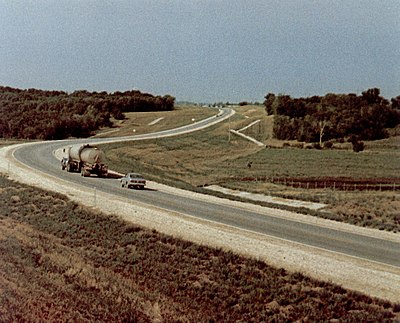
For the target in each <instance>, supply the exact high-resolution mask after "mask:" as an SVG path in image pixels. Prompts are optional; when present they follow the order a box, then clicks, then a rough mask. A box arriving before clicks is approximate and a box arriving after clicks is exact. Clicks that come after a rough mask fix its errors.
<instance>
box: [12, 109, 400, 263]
mask: <svg viewBox="0 0 400 323" xmlns="http://www.w3.org/2000/svg"><path fill="white" fill-rule="evenodd" d="M230 113H231V112H230V110H229V109H225V110H224V111H221V112H220V115H219V116H218V117H212V118H208V119H206V120H203V121H201V122H198V123H195V124H192V125H189V126H185V127H181V128H179V129H175V130H168V131H163V132H161V133H157V134H146V135H138V136H134V137H129V138H128V137H125V138H113V139H111V138H109V139H89V140H88V139H86V140H83V139H79V140H63V141H52V142H43V143H38V144H35V145H26V146H22V147H21V148H19V149H17V150H16V151H15V152H14V156H15V158H16V159H17V160H18V161H20V162H22V163H24V164H26V165H28V166H30V167H32V168H34V169H36V170H38V171H41V172H44V173H47V174H49V175H52V176H55V177H58V178H61V179H63V180H66V181H70V182H73V183H75V184H79V185H82V186H86V187H90V188H96V189H97V190H98V191H103V192H106V193H109V194H115V195H118V196H123V197H127V198H129V199H132V200H135V201H139V202H140V203H144V204H149V205H153V206H156V207H159V208H163V209H166V210H171V211H174V212H180V213H182V214H187V215H190V216H193V217H198V218H201V219H205V220H210V221H214V222H218V223H221V224H226V225H229V226H232V227H236V228H239V229H243V230H248V231H252V232H257V233H260V234H264V235H267V236H272V237H276V238H279V239H285V240H289V241H292V242H296V243H301V244H304V245H307V246H312V247H317V248H321V249H325V250H329V251H333V252H338V253H341V254H345V255H350V256H354V257H358V258H363V259H366V260H371V261H374V262H378V263H383V264H388V265H392V266H395V267H399V268H400V244H399V243H398V242H395V241H391V240H383V239H378V238H374V237H369V236H366V235H361V234H355V233H350V232H345V231H340V230H335V229H331V228H328V227H323V226H319V225H315V224H308V223H302V222H298V221H295V220H290V219H285V218H279V217H274V216H270V215H268V212H267V210H268V209H265V212H256V211H251V210H250V209H249V210H246V209H245V208H238V207H234V206H229V205H226V204H225V203H218V202H206V201H204V200H197V199H195V198H191V197H184V196H180V195H172V194H171V193H168V192H163V191H155V190H143V191H130V190H123V189H120V187H119V181H118V180H113V179H100V178H95V177H91V178H84V177H81V176H80V175H79V174H77V173H67V172H63V171H61V167H60V163H59V161H58V160H57V159H56V158H55V156H54V154H53V152H54V151H55V150H57V149H59V148H61V147H64V146H67V145H70V144H76V143H79V142H85V143H87V142H90V143H100V142H102V143H104V142H112V141H127V140H143V139H149V138H156V137H160V136H173V135H177V134H179V133H184V132H191V131H195V130H197V129H202V128H204V127H206V126H209V125H210V124H215V123H216V122H218V121H220V120H224V119H226V118H228V117H229V116H230ZM214 200H215V199H214Z"/></svg>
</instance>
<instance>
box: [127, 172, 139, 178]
mask: <svg viewBox="0 0 400 323" xmlns="http://www.w3.org/2000/svg"><path fill="white" fill-rule="evenodd" d="M128 177H132V178H142V175H140V174H136V173H131V174H129V175H128Z"/></svg>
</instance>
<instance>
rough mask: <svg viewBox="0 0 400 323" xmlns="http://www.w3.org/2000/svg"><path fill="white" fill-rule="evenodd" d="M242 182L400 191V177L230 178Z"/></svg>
mask: <svg viewBox="0 0 400 323" xmlns="http://www.w3.org/2000/svg"><path fill="white" fill-rule="evenodd" d="M232 179H234V180H238V181H242V182H258V181H259V182H269V183H273V184H278V185H285V186H290V187H293V188H303V189H326V188H328V189H333V190H340V191H399V190H400V179H364V180H363V179H361V180H359V179H357V180H355V179H348V178H346V179H344V178H291V177H243V178H230V180H232Z"/></svg>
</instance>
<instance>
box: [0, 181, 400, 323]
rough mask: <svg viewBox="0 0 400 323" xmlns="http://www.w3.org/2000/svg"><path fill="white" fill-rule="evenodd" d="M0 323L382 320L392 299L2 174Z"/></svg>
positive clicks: (391, 309)
mask: <svg viewBox="0 0 400 323" xmlns="http://www.w3.org/2000/svg"><path fill="white" fill-rule="evenodd" d="M0 198H1V205H2V207H1V208H0V223H1V224H0V255H1V261H0V321H1V322H67V321H73V322H100V321H101V322H265V321H269V322H277V321H286V322H288V321H299V322H300V321H301V322H304V321H314V322H317V321H318V322H320V321H326V322H328V321H331V320H333V321H344V322H383V321H396V320H399V319H400V304H393V303H390V302H388V301H384V300H380V299H376V298H371V297H369V296H366V295H363V294H360V293H357V292H352V291H349V290H346V289H344V288H342V287H340V286H337V285H333V284H331V283H327V282H321V281H317V280H314V279H310V278H308V277H306V276H304V275H302V274H299V273H290V272H287V271H286V270H284V269H279V268H273V267H270V266H268V265H266V264H265V263H263V262H261V261H257V260H253V259H249V258H245V257H242V256H238V255H236V254H234V253H231V252H225V251H223V250H220V249H214V248H209V247H206V246H201V245H196V244H193V243H190V242H187V241H183V240H179V239H175V238H173V237H171V236H167V235H163V234H160V233H158V232H156V231H151V230H147V229H144V228H141V227H137V226H135V225H133V224H131V223H128V222H124V221H122V220H120V219H119V218H118V217H116V216H105V215H102V214H99V213H98V212H96V213H95V212H92V211H91V210H90V209H88V208H84V207H82V206H80V205H77V204H75V203H73V202H71V201H70V200H68V199H67V198H66V197H65V196H63V195H61V194H56V193H51V192H48V191H45V190H41V189H37V188H33V187H31V186H27V185H23V184H19V183H16V182H13V181H10V180H8V179H7V178H6V177H4V176H0Z"/></svg>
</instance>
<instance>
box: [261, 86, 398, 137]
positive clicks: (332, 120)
mask: <svg viewBox="0 0 400 323" xmlns="http://www.w3.org/2000/svg"><path fill="white" fill-rule="evenodd" d="M264 105H265V110H266V112H267V113H268V114H273V115H275V118H274V136H275V137H276V138H277V139H281V140H299V141H305V142H319V143H320V144H322V142H324V141H327V140H331V139H341V138H343V139H344V138H349V139H350V140H352V141H357V140H376V139H382V138H386V137H388V136H389V134H388V131H387V129H388V128H393V127H395V126H397V125H398V124H399V123H400V96H397V97H396V98H393V99H391V101H390V102H389V101H388V100H386V99H385V98H383V97H382V96H380V90H379V89H377V88H373V89H368V90H366V91H364V92H362V95H359V96H357V95H356V94H331V93H330V94H326V95H325V96H323V97H320V96H313V97H309V98H294V99H293V98H291V97H290V96H288V95H278V96H276V95H275V94H273V93H269V94H268V95H266V96H265V101H264Z"/></svg>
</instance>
